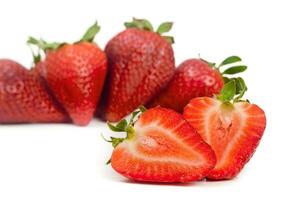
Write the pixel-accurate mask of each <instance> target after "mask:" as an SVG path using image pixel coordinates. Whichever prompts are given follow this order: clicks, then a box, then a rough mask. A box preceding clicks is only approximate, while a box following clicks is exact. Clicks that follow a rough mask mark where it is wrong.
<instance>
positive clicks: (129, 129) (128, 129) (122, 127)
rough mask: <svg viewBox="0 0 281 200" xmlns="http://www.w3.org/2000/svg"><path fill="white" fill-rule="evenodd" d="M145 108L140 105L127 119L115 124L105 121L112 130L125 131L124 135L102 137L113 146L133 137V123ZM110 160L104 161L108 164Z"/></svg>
mask: <svg viewBox="0 0 281 200" xmlns="http://www.w3.org/2000/svg"><path fill="white" fill-rule="evenodd" d="M145 111H146V108H145V107H144V106H140V107H139V108H138V109H137V110H135V111H134V112H133V113H132V115H131V118H130V120H129V121H127V120H126V119H122V120H121V121H120V122H118V123H117V124H115V125H113V124H112V123H109V122H107V126H108V128H109V129H110V130H112V131H114V132H125V133H126V136H125V137H121V138H118V137H110V139H109V140H108V139H105V138H104V137H103V135H102V138H103V139H104V140H105V141H106V142H109V143H111V144H112V147H113V148H115V147H117V146H118V145H119V144H120V143H122V142H123V141H125V140H130V139H133V137H134V134H135V130H134V124H135V123H136V121H137V120H138V118H139V116H140V114H141V113H143V112H145ZM109 163H110V160H109V161H108V162H107V163H106V164H109Z"/></svg>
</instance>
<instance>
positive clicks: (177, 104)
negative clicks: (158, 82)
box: [148, 56, 247, 112]
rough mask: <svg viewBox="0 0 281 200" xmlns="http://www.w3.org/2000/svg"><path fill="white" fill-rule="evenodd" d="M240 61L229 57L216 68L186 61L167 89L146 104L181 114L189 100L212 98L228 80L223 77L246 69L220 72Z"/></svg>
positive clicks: (239, 68)
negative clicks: (222, 68)
mask: <svg viewBox="0 0 281 200" xmlns="http://www.w3.org/2000/svg"><path fill="white" fill-rule="evenodd" d="M240 61H241V59H240V58H239V57H237V56H231V57H228V58H226V59H225V60H224V61H223V62H222V63H221V64H220V65H219V66H218V67H216V65H215V63H210V62H207V61H205V60H203V59H189V60H186V61H184V62H183V63H182V64H180V66H179V67H178V68H177V69H176V72H175V75H174V76H173V78H172V80H171V81H170V82H169V84H168V85H167V87H165V89H164V90H162V91H161V92H160V94H159V95H158V96H157V97H156V98H154V99H153V100H152V101H151V102H150V103H149V104H148V107H154V106H157V105H161V106H163V107H167V108H171V109H174V110H176V111H178V112H182V111H183V108H184V106H185V105H186V104H187V103H188V102H189V101H190V100H191V99H193V98H195V97H204V96H207V97H212V96H213V95H214V94H218V93H220V91H221V89H222V88H223V85H224V79H226V80H228V78H226V77H223V76H225V75H227V74H235V73H239V72H242V71H245V70H246V68H247V67H246V66H244V65H237V66H232V67H230V68H228V69H226V70H224V71H223V72H220V71H221V67H224V66H225V65H229V64H233V63H236V62H240Z"/></svg>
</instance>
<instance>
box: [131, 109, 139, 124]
mask: <svg viewBox="0 0 281 200" xmlns="http://www.w3.org/2000/svg"><path fill="white" fill-rule="evenodd" d="M140 112H141V111H140V110H136V111H134V112H133V113H132V115H131V119H130V122H129V124H133V123H134V119H135V117H136V116H137V115H138V114H139V113H140Z"/></svg>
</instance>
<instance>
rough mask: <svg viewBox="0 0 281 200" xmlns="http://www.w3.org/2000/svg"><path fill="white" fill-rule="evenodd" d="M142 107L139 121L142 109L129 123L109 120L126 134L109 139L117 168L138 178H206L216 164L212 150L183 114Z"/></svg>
mask: <svg viewBox="0 0 281 200" xmlns="http://www.w3.org/2000/svg"><path fill="white" fill-rule="evenodd" d="M141 110H142V112H143V113H141V114H140V116H139V118H138V119H137V120H134V118H135V116H136V115H138V113H139V111H135V112H133V114H132V118H131V120H130V121H129V123H128V122H127V121H126V120H122V121H120V122H119V123H118V124H117V125H116V126H114V125H112V124H110V123H108V125H109V127H110V128H111V130H113V131H117V132H126V133H127V136H126V138H114V137H111V140H110V141H108V142H111V143H112V146H113V147H114V150H113V153H112V155H111V160H110V162H111V166H112V167H113V169H114V170H115V171H117V172H118V173H120V174H122V175H123V176H125V177H127V178H129V179H132V180H136V181H145V182H167V183H168V182H182V183H186V182H190V181H196V180H201V179H203V178H204V177H205V176H206V175H207V174H208V173H209V171H210V170H211V169H212V168H213V167H214V166H215V163H216V157H215V154H214V152H213V150H212V149H211V148H210V146H209V145H208V144H206V143H205V142H204V141H203V140H202V138H201V137H200V136H199V134H198V133H197V132H196V131H195V130H194V129H193V128H192V127H191V126H190V125H189V124H188V123H187V122H186V121H185V120H184V119H183V117H182V115H180V114H178V113H176V112H175V111H173V110H170V109H166V108H161V107H156V108H152V109H149V110H146V111H145V110H144V109H141Z"/></svg>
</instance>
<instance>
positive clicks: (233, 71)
mask: <svg viewBox="0 0 281 200" xmlns="http://www.w3.org/2000/svg"><path fill="white" fill-rule="evenodd" d="M246 69H247V66H246V65H237V66H233V67H230V68H228V69H226V70H225V71H224V72H223V73H222V74H237V73H241V72H244V71H246Z"/></svg>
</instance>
